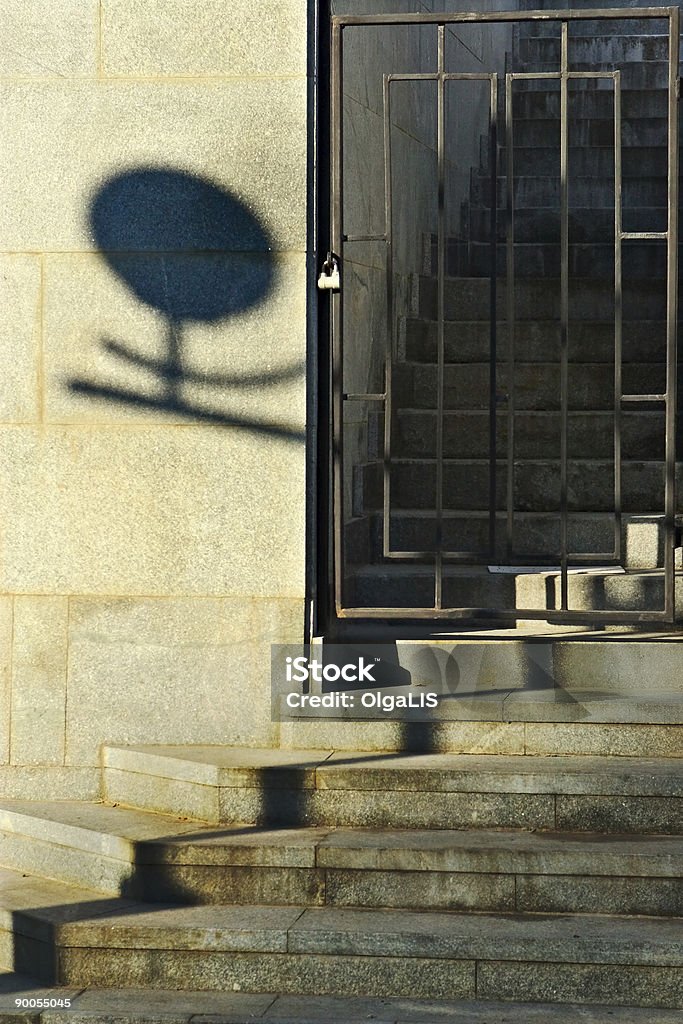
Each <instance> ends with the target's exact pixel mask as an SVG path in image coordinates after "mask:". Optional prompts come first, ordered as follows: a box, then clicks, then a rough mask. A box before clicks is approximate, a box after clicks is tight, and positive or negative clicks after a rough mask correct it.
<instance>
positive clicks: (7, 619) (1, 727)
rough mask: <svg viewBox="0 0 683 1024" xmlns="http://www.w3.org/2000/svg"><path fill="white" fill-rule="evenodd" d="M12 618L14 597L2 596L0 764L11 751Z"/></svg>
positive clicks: (0, 627) (0, 619) (0, 604)
mask: <svg viewBox="0 0 683 1024" xmlns="http://www.w3.org/2000/svg"><path fill="white" fill-rule="evenodd" d="M12 620H13V607H12V598H11V597H0V709H1V711H0V764H7V762H8V761H9V751H10V706H11V704H10V701H11V686H12V681H11V674H10V669H11V665H12ZM2 771H3V769H1V768H0V780H1V778H2ZM1 785H2V783H1V781H0V786H1Z"/></svg>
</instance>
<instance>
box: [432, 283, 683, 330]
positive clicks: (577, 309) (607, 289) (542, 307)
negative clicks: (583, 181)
mask: <svg viewBox="0 0 683 1024" xmlns="http://www.w3.org/2000/svg"><path fill="white" fill-rule="evenodd" d="M437 299H438V285H437V281H436V280H435V279H434V278H432V277H427V276H424V277H420V278H419V282H418V309H417V310H416V312H417V315H418V316H419V317H422V318H425V319H428V320H435V319H436V313H437V308H438V302H437ZM569 300H570V315H571V319H572V323H575V322H586V321H595V320H598V321H601V322H604V321H606V320H611V319H612V318H613V316H614V288H613V285H612V283H611V282H608V281H600V280H595V279H592V278H573V279H571V280H570V282H569ZM489 302H490V285H489V282H488V281H485V280H482V279H481V278H476V277H457V278H453V277H451V278H446V287H445V302H444V317H445V319H446V320H488V318H489V308H490V307H489ZM505 309H506V287H505V281H504V280H500V281H499V282H498V293H497V299H496V310H497V315H498V317H499V318H500V319H503V318H504V317H505V315H506V312H505ZM665 313H666V284H665V282H663V281H661V280H657V281H654V280H653V281H635V282H629V287H628V288H627V289H625V291H624V297H623V315H624V318H625V319H626V320H627V321H629V320H630V321H635V320H659V321H663V320H665ZM515 315H516V317H517V319H518V320H520V321H524V320H531V321H537V320H553V319H554V320H556V321H557V320H559V317H560V282H559V279H557V278H536V279H534V278H527V279H520V280H517V281H516V282H515Z"/></svg>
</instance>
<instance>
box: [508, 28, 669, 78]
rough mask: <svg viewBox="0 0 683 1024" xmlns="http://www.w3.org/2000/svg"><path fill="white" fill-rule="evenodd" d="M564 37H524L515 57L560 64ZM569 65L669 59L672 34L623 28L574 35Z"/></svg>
mask: <svg viewBox="0 0 683 1024" xmlns="http://www.w3.org/2000/svg"><path fill="white" fill-rule="evenodd" d="M560 54H561V44H560V39H559V38H558V37H557V36H555V37H548V36H546V37H540V38H535V39H534V38H525V39H520V40H519V42H518V44H517V46H516V47H515V48H514V57H513V60H516V59H517V58H518V59H519V60H521V61H523V62H525V61H528V62H531V63H545V62H554V63H557V64H559V61H560ZM568 57H569V66H570V68H572V69H573V68H574V65H575V64H576V63H579V64H590V65H592V66H593V67H595V68H597V67H598V66H599V65H603V64H616V65H617V66H619V65H621V64H622V63H629V62H632V61H637V62H638V63H641V62H643V61H667V60H668V58H669V37H668V35H641V33H640V32H637V33H634V34H633V35H627V34H626V33H625V32H624V31H623V30H622V31H620V32H619V33H618V34H615V35H611V36H599V37H597V38H595V39H591V38H589V37H587V36H579V37H578V38H574V37H572V36H571V35H570V39H569V47H568Z"/></svg>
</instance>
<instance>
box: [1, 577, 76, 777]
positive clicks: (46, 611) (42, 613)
mask: <svg viewBox="0 0 683 1024" xmlns="http://www.w3.org/2000/svg"><path fill="white" fill-rule="evenodd" d="M68 616H69V610H68V600H67V598H65V597H16V598H15V599H14V634H13V644H12V736H11V761H12V763H13V764H21V765H26V764H42V765H49V764H62V763H63V761H64V716H65V710H66V707H65V705H66V669H67V646H68V637H67V629H68Z"/></svg>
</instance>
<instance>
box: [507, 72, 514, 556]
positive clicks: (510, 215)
mask: <svg viewBox="0 0 683 1024" xmlns="http://www.w3.org/2000/svg"><path fill="white" fill-rule="evenodd" d="M514 169H515V160H514V130H513V118H512V76H511V75H510V74H506V76H505V173H506V181H505V220H506V257H505V258H506V282H505V287H506V299H507V310H506V320H507V333H508V358H507V403H508V405H507V466H506V471H507V484H506V498H505V504H506V509H507V516H506V528H505V550H506V556H507V559H508V561H510V560H511V559H512V552H513V546H514V528H515V340H516V338H515V334H516V332H515V196H514V187H515V179H514Z"/></svg>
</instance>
